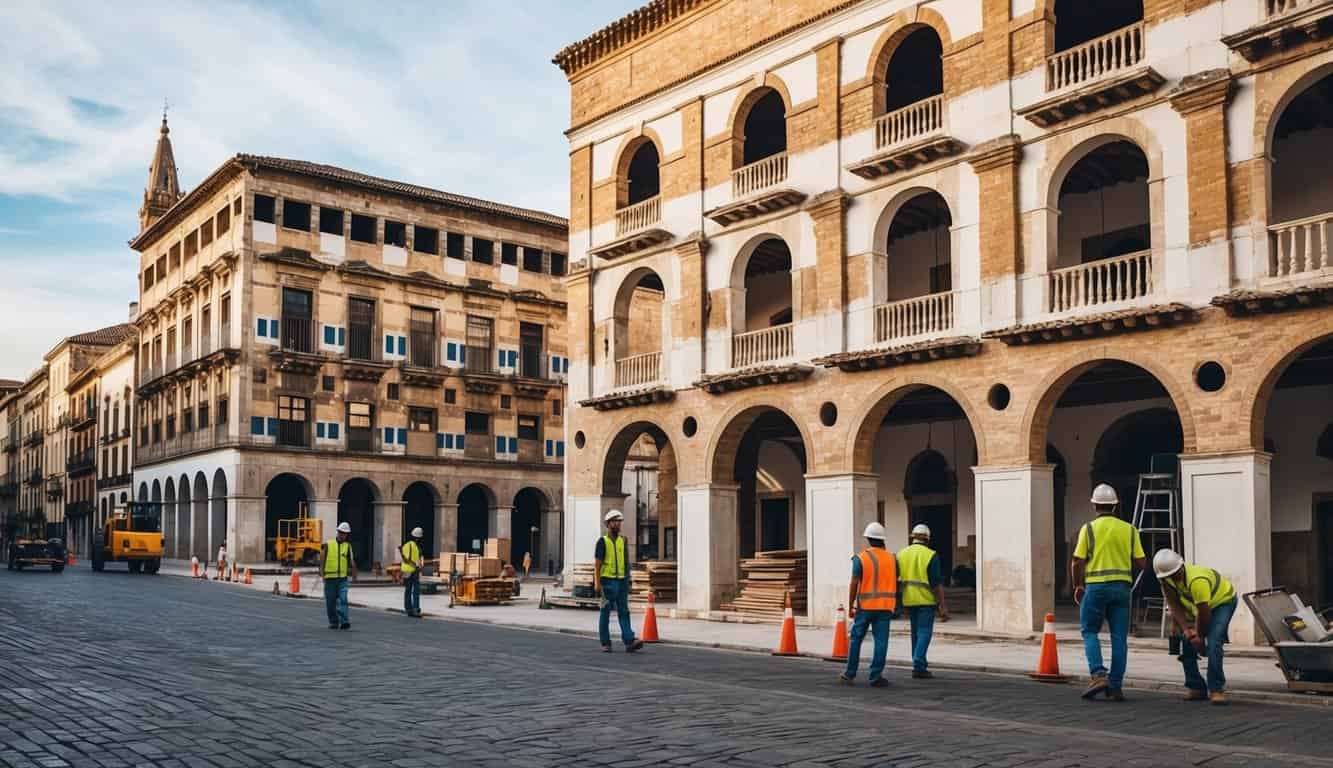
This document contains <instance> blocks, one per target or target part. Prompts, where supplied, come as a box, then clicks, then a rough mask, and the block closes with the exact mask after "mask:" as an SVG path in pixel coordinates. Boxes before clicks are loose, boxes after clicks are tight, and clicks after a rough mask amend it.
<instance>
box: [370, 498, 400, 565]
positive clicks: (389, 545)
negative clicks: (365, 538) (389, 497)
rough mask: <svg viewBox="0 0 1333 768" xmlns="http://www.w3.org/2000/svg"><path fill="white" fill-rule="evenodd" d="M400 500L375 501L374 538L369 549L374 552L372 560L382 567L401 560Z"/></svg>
mask: <svg viewBox="0 0 1333 768" xmlns="http://www.w3.org/2000/svg"><path fill="white" fill-rule="evenodd" d="M405 506H407V504H406V503H405V502H402V501H377V502H375V539H374V541H373V542H371V546H370V551H371V552H374V553H375V557H374V561H375V562H378V563H380V564H381V565H383V566H384V567H386V568H387V567H389V565H391V564H393V563H397V562H399V561H400V560H402V557H401V556H399V554H398V546H399V545H400V544H402V543H403V507H405Z"/></svg>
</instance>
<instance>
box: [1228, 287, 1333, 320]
mask: <svg viewBox="0 0 1333 768" xmlns="http://www.w3.org/2000/svg"><path fill="white" fill-rule="evenodd" d="M1209 303H1211V304H1212V305H1213V306H1215V307H1221V308H1222V311H1224V312H1226V313H1227V315H1229V316H1230V317H1245V316H1247V315H1264V314H1273V313H1277V312H1287V311H1289V310H1294V309H1309V308H1311V307H1317V306H1320V305H1323V304H1333V284H1329V285H1318V286H1315V285H1303V286H1300V287H1296V288H1279V289H1274V290H1271V291H1232V292H1230V293H1226V294H1223V295H1221V296H1217V297H1215V298H1214V299H1213V300H1212V301H1211V302H1209Z"/></svg>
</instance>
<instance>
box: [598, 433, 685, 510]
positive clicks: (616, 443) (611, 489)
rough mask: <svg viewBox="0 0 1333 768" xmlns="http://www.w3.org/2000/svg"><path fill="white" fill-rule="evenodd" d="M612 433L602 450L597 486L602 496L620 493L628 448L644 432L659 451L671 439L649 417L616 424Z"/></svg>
mask: <svg viewBox="0 0 1333 768" xmlns="http://www.w3.org/2000/svg"><path fill="white" fill-rule="evenodd" d="M611 434H612V435H614V436H613V437H612V438H611V439H610V440H609V441H607V443H606V448H605V449H604V450H603V452H602V478H601V483H600V485H599V487H600V488H601V493H602V495H603V496H618V495H620V493H621V486H620V484H621V478H622V475H623V474H624V471H625V461H626V459H627V458H628V456H629V450H630V448H632V447H633V446H634V443H636V442H637V441H638V440H639V438H641V437H642V436H643V435H644V434H648V435H650V436H652V438H653V441H654V442H655V443H657V448H658V450H659V451H660V450H661V449H662V447H663V446H664V445H666V444H667V443H669V442H670V441H671V438H670V437H669V436H668V434H667V431H666V430H665V429H663V428H662V426H661V425H660V424H658V423H657V422H656V421H653V420H651V419H644V418H636V419H632V420H629V421H626V422H625V423H622V424H620V425H619V426H617V427H616V428H615V429H614V430H613V431H612V432H611Z"/></svg>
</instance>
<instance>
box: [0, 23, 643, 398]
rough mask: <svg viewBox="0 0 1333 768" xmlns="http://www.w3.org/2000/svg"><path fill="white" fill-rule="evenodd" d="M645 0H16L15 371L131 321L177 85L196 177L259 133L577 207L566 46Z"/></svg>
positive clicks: (12, 136) (5, 202)
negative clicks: (138, 240)
mask: <svg viewBox="0 0 1333 768" xmlns="http://www.w3.org/2000/svg"><path fill="white" fill-rule="evenodd" d="M641 4H642V3H641V0H491V1H490V2H481V1H480V0H476V1H474V0H442V1H439V2H422V3H407V2H399V1H398V0H394V1H393V2H388V3H376V4H363V3H350V2H349V3H335V2H311V3H253V4H252V3H219V2H186V1H177V2H171V3H165V2H164V3H153V2H136V3H70V2H40V1H38V2H24V1H23V0H19V2H17V3H15V2H13V1H12V0H11V1H10V2H5V3H0V29H4V30H6V32H5V35H4V43H3V44H2V45H0V378H23V377H24V376H26V375H27V374H28V373H29V372H31V371H32V370H33V369H35V368H36V367H37V366H38V365H40V364H41V357H42V355H43V354H44V353H45V352H46V351H47V350H49V349H50V348H51V347H52V346H53V345H54V344H55V343H56V342H57V341H58V340H59V339H60V338H62V337H64V336H67V335H70V334H72V333H78V332H81V331H86V330H91V329H93V328H98V327H101V326H104V325H110V324H112V323H116V322H122V321H123V320H124V318H125V316H126V307H127V305H128V303H129V302H130V301H133V300H134V299H135V297H136V288H135V272H136V264H137V262H136V259H135V254H134V252H133V251H131V250H130V249H129V247H128V246H127V245H126V242H127V241H128V240H129V239H130V238H131V237H132V236H133V235H134V234H135V231H136V229H137V222H138V219H137V216H138V209H139V205H140V203H141V201H142V195H143V187H144V182H145V180H146V177H147V174H148V162H149V160H150V159H151V155H152V150H153V146H154V142H155V141H156V138H157V125H158V121H159V120H160V119H161V110H162V102H163V99H164V98H165V99H168V100H169V101H170V104H171V107H170V123H171V138H172V143H173V145H174V148H175V152H176V162H177V164H178V166H179V168H180V179H181V185H182V186H183V187H184V188H185V189H187V190H188V189H190V188H191V187H193V186H194V185H195V184H196V183H198V182H199V181H200V180H202V179H203V178H204V176H206V175H207V174H208V173H209V172H210V171H211V170H212V169H213V168H215V167H217V165H218V164H220V163H221V162H222V161H224V160H225V159H226V158H227V157H229V156H231V155H233V154H235V153H237V152H251V153H256V154H270V155H278V156H283V157H295V158H301V159H305V160H313V161H318V162H324V163H332V164H335V165H341V166H344V167H348V168H354V169H357V170H361V171H366V172H368V173H373V174H376V175H382V176H387V177H389V178H395V179H402V180H405V181H413V182H417V183H420V184H425V185H428V186H433V187H437V188H441V189H446V190H449V191H453V192H459V193H464V194H470V195H476V196H479V197H485V198H489V199H493V200H499V201H503V202H507V203H513V204H516V205H523V206H528V207H532V208H538V209H541V210H547V211H551V212H553V213H559V214H562V215H563V214H565V213H566V212H567V209H568V190H569V186H568V182H567V178H568V171H569V166H568V150H569V148H568V143H567V142H566V140H565V137H564V135H563V133H562V131H563V130H564V128H565V127H566V126H567V125H568V115H569V112H568V86H567V84H566V82H565V79H564V75H563V73H561V72H560V70H559V69H557V68H556V67H555V65H553V64H551V63H550V59H551V56H552V55H553V54H554V53H555V52H556V51H557V50H559V49H560V48H561V47H562V46H564V45H566V44H567V43H570V42H573V41H574V40H577V39H579V38H581V37H583V36H585V35H587V34H589V33H591V32H593V31H594V30H596V29H598V28H599V27H601V26H603V25H605V24H606V23H608V22H610V21H612V20H613V19H615V18H618V17H619V16H621V15H623V14H625V13H627V12H629V11H630V10H632V9H634V8H635V7H637V6H639V5H641ZM366 9H373V11H367V10H366Z"/></svg>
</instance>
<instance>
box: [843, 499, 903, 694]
mask: <svg viewBox="0 0 1333 768" xmlns="http://www.w3.org/2000/svg"><path fill="white" fill-rule="evenodd" d="M864 535H865V539H866V544H867V545H868V546H867V547H866V548H865V550H864V551H862V552H861V554H859V555H857V556H856V557H853V558H852V579H851V581H850V582H848V584H847V610H848V612H849V613H850V614H851V617H852V636H851V644H850V647H849V648H848V649H847V669H845V670H844V671H843V673H842V674H841V675H839V677H838V680H839V681H840V682H842V683H843V684H844V685H851V684H852V682H853V681H854V680H855V679H856V667H857V666H858V665H859V664H860V662H861V641H862V640H864V639H865V637H866V631H867V630H869V631H870V632H871V633H872V634H873V635H874V642H875V650H874V653H873V654H872V655H871V657H870V670H869V673H870V685H871V686H872V687H874V688H883V687H885V686H887V685H888V684H889V681H888V680H885V679H884V662H885V660H886V657H887V656H888V655H889V619H890V618H892V616H893V613H894V611H896V610H897V608H898V561H897V559H896V558H894V556H893V553H892V552H890V551H888V550H887V549H885V548H884V536H885V533H884V526H883V525H880V524H879V523H871V524H870V525H867V526H866V530H865V534H864Z"/></svg>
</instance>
